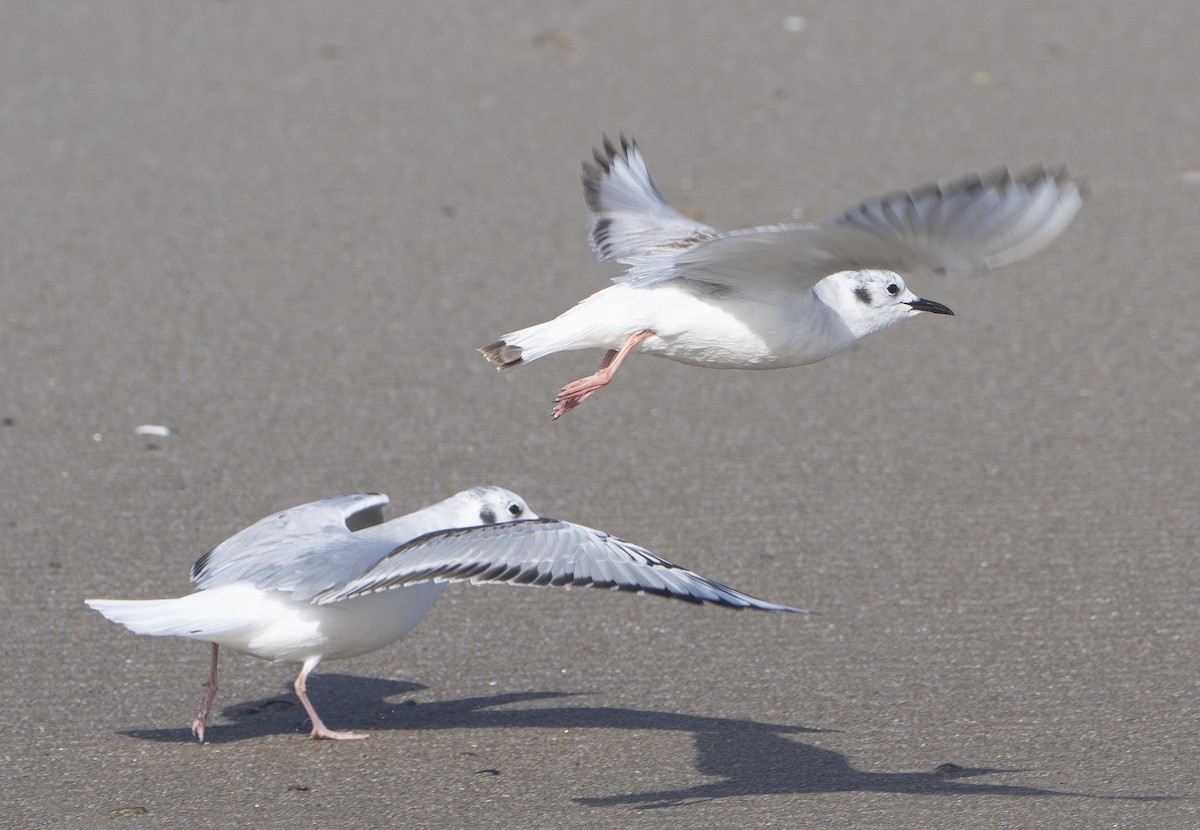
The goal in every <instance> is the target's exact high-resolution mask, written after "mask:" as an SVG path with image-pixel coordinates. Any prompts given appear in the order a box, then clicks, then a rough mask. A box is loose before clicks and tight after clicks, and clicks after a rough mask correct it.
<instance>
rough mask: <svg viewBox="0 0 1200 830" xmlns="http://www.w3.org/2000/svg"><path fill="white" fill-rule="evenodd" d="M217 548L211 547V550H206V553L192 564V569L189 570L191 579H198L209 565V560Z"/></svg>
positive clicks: (193, 580)
mask: <svg viewBox="0 0 1200 830" xmlns="http://www.w3.org/2000/svg"><path fill="white" fill-rule="evenodd" d="M215 550H216V548H210V549H209V550H207V551H205V553H204V555H203V556H201V557H200V558H199V559H197V560H196V561H195V562H194V563H193V564H192V569H191V570H190V571H189V572H188V578H189V579H191V581H192V582H195V581H196V580H198V579H199V578H200V577H201V575H202V574H203V573H204V569H205V568H206V567H208V560H209V559H211V558H212V555H213V551H215Z"/></svg>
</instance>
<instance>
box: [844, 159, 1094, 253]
mask: <svg viewBox="0 0 1200 830" xmlns="http://www.w3.org/2000/svg"><path fill="white" fill-rule="evenodd" d="M1085 195H1086V190H1085V188H1083V187H1082V186H1081V185H1080V183H1079V182H1077V181H1076V180H1074V179H1072V177H1071V175H1070V173H1069V172H1068V171H1067V168H1066V165H1062V164H1059V165H1054V166H1050V167H1047V166H1045V165H1034V166H1032V167H1029V168H1028V169H1026V170H1024V171H1023V172H1021V173H1019V174H1017V175H1015V176H1014V175H1012V174H1011V173H1010V172H1009V171H1008V169H1007V168H1005V167H1000V168H997V169H995V170H993V171H991V172H990V173H988V174H986V175H984V176H982V177H981V176H978V175H968V176H963V177H961V178H959V179H957V180H955V181H953V182H951V183H950V184H947V185H942V186H939V185H937V184H926V185H923V186H921V187H917V188H913V189H912V190H909V191H898V192H895V193H889V194H887V195H885V196H880V197H878V198H875V199H869V200H867V201H864V202H862V203H860V204H859V205H857V206H855V207H853V208H850V209H849V210H847V211H846V212H845V213H843V214H842V215H841V216H839V217H838V218H836V219H834V220H833V221H832V222H829V223H826V224H825V225H824V226H823V227H825V228H827V229H830V230H837V229H846V228H853V229H856V230H859V231H865V232H867V233H870V234H872V235H874V236H876V237H878V238H879V239H880V240H882V241H884V242H887V243H890V245H892V246H896V249H895V252H894V260H893V258H892V256H887V257H885V260H889V261H882V262H880V263H879V265H880V267H890V266H891V265H892V264H893V261H894V263H895V264H896V265H899V266H900V267H903V268H914V267H927V268H932V269H934V270H938V271H946V272H951V273H968V272H971V271H976V270H982V269H995V268H1000V267H1002V266H1005V265H1009V264H1012V263H1014V262H1017V261H1019V260H1022V259H1025V258H1026V257H1029V256H1031V255H1033V254H1034V253H1037V252H1038V251H1040V250H1041V249H1042V248H1044V247H1046V246H1047V245H1049V244H1050V242H1051V241H1053V240H1054V239H1055V238H1056V237H1057V236H1058V235H1059V234H1061V233H1062V232H1063V231H1064V230H1065V229H1066V228H1067V226H1069V225H1070V224H1071V222H1073V221H1074V219H1075V217H1076V215H1078V213H1079V210H1080V209H1081V208H1082V206H1083V199H1084V196H1085ZM868 250H869V248H868ZM868 258H869V254H868Z"/></svg>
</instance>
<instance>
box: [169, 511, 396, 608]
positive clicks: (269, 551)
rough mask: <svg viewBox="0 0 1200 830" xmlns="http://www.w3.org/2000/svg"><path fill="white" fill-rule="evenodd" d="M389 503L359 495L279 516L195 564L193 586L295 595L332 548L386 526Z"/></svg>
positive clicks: (192, 574) (254, 527)
mask: <svg viewBox="0 0 1200 830" xmlns="http://www.w3.org/2000/svg"><path fill="white" fill-rule="evenodd" d="M387 503H388V497H387V496H385V495H383V494H382V493H355V494H353V495H349V496H339V497H337V498H332V499H323V500H321V501H315V502H311V503H310V504H303V505H300V506H299V507H293V508H291V509H289V510H284V511H282V512H280V513H275V514H273V515H271V516H268V517H266V518H265V519H262V520H260V521H258V522H255V523H254V524H253V525H251V526H250V527H248V528H246V529H245V530H243V531H241V532H239V533H236V534H234V535H233V536H231V537H229V538H228V539H227V540H225V541H224V542H222V543H221V544H219V545H217V546H216V547H215V548H213V549H212V550H210V551H209V552H208V553H206V554H204V555H203V556H201V557H200V558H199V559H198V560H196V563H195V564H194V565H192V570H191V579H192V582H195V583H196V584H197V585H198V586H199V587H200V588H214V587H217V586H219V585H227V584H230V583H233V582H250V583H253V584H254V585H256V586H258V587H260V588H277V589H280V590H290V589H291V588H292V587H293V586H294V584H295V583H296V582H297V581H299V580H301V579H303V578H304V576H305V574H306V571H307V570H308V569H310V568H311V567H313V565H314V563H317V562H320V561H321V560H322V559H324V558H328V556H329V551H330V549H331V548H336V547H338V546H343V545H345V544H347V543H348V542H349V540H350V539H351V532H352V530H361V529H363V528H367V527H371V526H374V525H377V524H379V523H380V522H382V521H383V507H384V505H386V504H387ZM384 552H386V550H385V551H384ZM381 555H382V554H381Z"/></svg>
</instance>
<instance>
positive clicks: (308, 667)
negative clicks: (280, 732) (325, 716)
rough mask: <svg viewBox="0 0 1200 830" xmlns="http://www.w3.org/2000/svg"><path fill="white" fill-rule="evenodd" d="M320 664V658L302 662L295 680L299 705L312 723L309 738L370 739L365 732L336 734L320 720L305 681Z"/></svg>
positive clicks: (335, 739) (336, 732)
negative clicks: (302, 665)
mask: <svg viewBox="0 0 1200 830" xmlns="http://www.w3.org/2000/svg"><path fill="white" fill-rule="evenodd" d="M320 662H321V658H320V657H311V658H309V659H308V660H305V661H304V667H303V668H301V669H300V675H299V676H298V677H297V678H296V683H295V689H296V697H298V698H300V703H301V704H302V705H303V706H304V711H305V712H308V719H309V720H311V721H312V725H313V727H312V732H311V733H309V737H310V738H328V739H329V740H331V741H357V740H361V739H363V738H369V737H371V736H370V735H368V734H367V733H365V732H338V731H337V730H334V729H330V728H329V727H328V726H326V725H325V723H324V721H322V720H321V717H320V715H318V714H317V710H316V709H314V708H313V705H312V702H311V701H309V699H308V694H307V691H306V686H305V681H306V680H307V679H308V675H309V672H311V671H312V670H313V669H315V668H316V667H317V663H320Z"/></svg>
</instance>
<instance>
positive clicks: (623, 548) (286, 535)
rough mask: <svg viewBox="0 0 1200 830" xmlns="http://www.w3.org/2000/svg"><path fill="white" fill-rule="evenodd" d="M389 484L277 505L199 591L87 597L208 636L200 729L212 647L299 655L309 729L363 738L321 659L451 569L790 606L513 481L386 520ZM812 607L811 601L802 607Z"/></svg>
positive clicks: (218, 551)
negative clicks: (325, 704) (558, 507)
mask: <svg viewBox="0 0 1200 830" xmlns="http://www.w3.org/2000/svg"><path fill="white" fill-rule="evenodd" d="M387 503H388V498H387V496H384V495H382V494H380V493H357V494H355V495H350V496H342V497H340V498H333V499H325V500H323V501H317V502H313V503H311V504H305V505H301V506H300V507H294V508H292V509H291V510H285V511H283V512H282V513H276V514H275V515H273V516H268V517H267V518H265V519H262V520H261V521H259V522H257V523H255V524H253V525H251V526H250V527H248V528H246V529H245V530H243V531H241V532H240V533H238V534H236V535H234V536H232V537H231V538H229V539H228V540H226V541H225V542H222V543H221V544H220V545H218V546H217V547H215V548H213V549H212V550H211V551H209V552H208V553H206V554H204V555H203V556H201V557H200V558H199V559H198V560H197V561H196V564H195V565H193V566H192V571H191V578H192V581H193V582H194V583H196V585H197V586H198V587H199V590H198V591H196V592H195V593H193V594H189V595H187V596H183V597H178V598H176V599H152V600H112V599H89V600H86V602H87V604H88V605H89V606H90V607H92V608H94V609H95V610H97V611H99V612H100V613H101V614H103V615H104V616H105V617H107V618H108V619H110V620H112V621H113V622H115V623H120V624H121V625H123V626H125V627H126V628H128V629H129V630H130V631H133V632H134V633H137V634H153V635H158V636H168V635H171V636H176V637H187V638H188V639H192V640H201V641H204V642H209V643H212V664H211V668H210V670H209V676H208V681H207V682H206V683H205V684H204V693H203V695H202V696H201V698H200V702H199V704H198V706H197V707H196V717H195V719H194V720H193V721H192V734H194V735H195V736H196V737H197V738H199V739H200V740H204V727H205V724H206V723H207V721H208V716H209V713H210V712H211V710H212V703H213V699H214V698H215V697H216V694H217V650H218V648H219V647H220V646H226V647H228V648H231V649H233V650H234V651H240V652H244V653H246V654H253V655H254V656H255V657H262V658H264V659H267V660H273V661H280V662H289V663H300V664H302V666H301V669H300V674H299V675H298V676H297V677H296V682H295V689H296V695H297V697H299V698H300V703H301V704H303V705H304V709H305V711H306V712H308V717H309V719H310V720H311V721H312V734H311V737H313V738H333V739H351V738H365V737H367V735H365V734H363V733H361V732H339V731H336V730H333V729H330V728H329V727H327V726H326V725H325V724H324V722H322V720H321V718H320V717H319V716H318V715H317V711H316V709H314V708H313V705H312V702H311V701H310V700H309V699H308V694H307V692H306V689H305V681H306V680H307V678H308V675H309V674H310V673H312V671H313V669H315V668H316V667H317V664H318V663H320V662H321V661H322V660H333V659H338V658H342V657H356V656H358V655H360V654H366V653H367V652H370V651H374V650H375V649H378V648H382V647H383V646H386V645H388V644H390V643H392V642H395V641H396V640H398V639H400V638H401V637H403V636H404V635H405V634H407V633H408V632H409V631H411V630H412V629H413V627H414V626H415V625H416V624H417V623H419V622H420V621H421V619H422V618H423V617H424V616H425V614H426V613H427V612H428V611H429V609H430V607H431V606H432V605H433V601H434V600H435V599H437V596H438V594H440V593H441V592H442V590H443V589H444V588H445V587H446V584H447V583H450V582H474V583H486V582H496V583H507V584H510V585H579V586H585V585H586V586H594V587H597V588H611V589H612V590H614V591H618V590H619V591H636V592H638V593H650V594H658V595H660V596H664V597H673V598H675V599H683V600H687V601H689V602H695V603H703V602H711V603H714V604H716V605H724V606H726V607H730V608H756V609H759V610H762V611H794V612H799V611H798V609H795V608H788V607H787V606H784V605H775V604H774V603H770V602H764V601H763V600H760V599H756V598H754V597H752V596H749V595H748V594H743V593H741V592H740V591H736V590H734V589H732V588H728V587H726V586H724V585H722V584H720V583H719V582H714V581H712V580H711V579H706V578H705V577H702V576H700V575H699V574H696V573H693V572H692V571H689V570H687V569H686V568H681V567H679V566H678V565H673V564H671V563H670V562H668V561H666V560H665V559H660V558H659V557H657V556H655V555H654V554H652V553H650V552H649V551H647V550H643V549H642V548H639V547H637V546H636V545H631V544H629V543H628V542H623V541H621V540H620V539H617V538H616V537H614V536H609V535H608V534H607V533H603V532H601V531H599V530H592V529H591V528H588V527H584V526H582V525H577V524H571V523H570V522H563V521H559V520H558V519H547V518H539V517H538V516H537V515H536V514H535V513H534V512H533V511H531V510H530V509H529V507H528V506H527V505H526V504H525V500H524V499H522V498H521V497H520V496H518V495H516V494H515V493H511V492H509V491H508V490H504V489H502V488H500V487H490V486H489V487H475V488H472V489H470V490H464V491H463V492H461V493H458V494H456V495H454V496H451V497H450V498H448V499H446V500H445V501H442V502H439V503H437V504H434V505H430V506H429V507H426V508H424V509H422V510H418V511H417V512H415V513H410V514H408V515H407V516H401V517H400V518H398V519H393V520H391V521H390V522H384V521H383V506H384V505H385V504H387ZM799 613H803V612H799Z"/></svg>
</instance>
